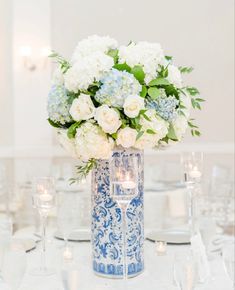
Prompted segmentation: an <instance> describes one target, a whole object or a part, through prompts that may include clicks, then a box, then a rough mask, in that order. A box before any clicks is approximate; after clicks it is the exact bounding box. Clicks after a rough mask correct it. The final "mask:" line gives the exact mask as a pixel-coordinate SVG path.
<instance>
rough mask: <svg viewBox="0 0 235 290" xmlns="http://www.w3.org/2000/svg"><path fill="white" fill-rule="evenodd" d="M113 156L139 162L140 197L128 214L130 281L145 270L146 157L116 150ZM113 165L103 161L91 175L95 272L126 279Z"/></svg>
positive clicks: (128, 269)
mask: <svg viewBox="0 0 235 290" xmlns="http://www.w3.org/2000/svg"><path fill="white" fill-rule="evenodd" d="M113 156H115V157H120V158H123V157H124V158H132V157H133V156H134V157H135V158H136V159H137V167H138V168H137V171H138V173H137V183H138V184H137V195H136V197H134V198H133V199H132V200H131V202H130V204H129V206H128V208H127V210H126V259H127V271H128V277H134V276H137V275H139V274H140V273H141V272H143V270H144V249H143V247H144V206H143V203H144V155H143V151H140V150H136V149H124V148H122V147H121V148H116V149H115V151H113ZM110 180H111V179H110V162H109V161H108V160H100V161H98V164H97V166H96V168H95V169H94V170H93V173H92V248H93V249H92V250H93V270H94V272H95V273H96V274H97V275H100V276H104V277H108V278H117V279H118V278H122V277H123V271H124V267H123V255H124V253H123V238H124V237H123V236H124V235H123V231H122V222H123V220H122V219H123V217H122V212H121V209H120V208H119V206H118V205H117V203H116V202H115V201H114V200H113V199H112V197H111V194H110V190H111V183H110Z"/></svg>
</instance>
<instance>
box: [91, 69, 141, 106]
mask: <svg viewBox="0 0 235 290" xmlns="http://www.w3.org/2000/svg"><path fill="white" fill-rule="evenodd" d="M101 83H102V85H101V88H100V90H99V91H98V92H97V93H96V95H95V99H96V101H97V102H99V103H100V104H106V105H109V106H112V107H116V108H121V107H123V104H124V101H125V98H126V97H127V96H130V95H139V93H140V92H141V89H142V88H141V85H140V83H139V82H138V81H137V80H136V78H135V77H134V76H133V75H132V74H130V73H128V72H126V71H119V70H116V69H112V70H111V71H110V72H108V73H107V74H106V75H105V77H104V78H103V79H101Z"/></svg>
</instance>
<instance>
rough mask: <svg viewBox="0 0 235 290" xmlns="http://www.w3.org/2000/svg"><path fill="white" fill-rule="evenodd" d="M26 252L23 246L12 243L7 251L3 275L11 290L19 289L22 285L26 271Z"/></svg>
mask: <svg viewBox="0 0 235 290" xmlns="http://www.w3.org/2000/svg"><path fill="white" fill-rule="evenodd" d="M26 266H27V262H26V253H25V250H24V248H23V247H22V246H20V245H12V246H10V248H9V249H8V250H7V251H6V252H5V254H4V259H3V265H2V276H3V280H4V282H6V283H7V284H8V285H9V286H10V289H11V290H17V289H19V287H20V284H21V282H22V279H23V277H24V274H25V271H26Z"/></svg>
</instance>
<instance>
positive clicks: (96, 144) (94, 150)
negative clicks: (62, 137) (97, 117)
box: [75, 121, 114, 161]
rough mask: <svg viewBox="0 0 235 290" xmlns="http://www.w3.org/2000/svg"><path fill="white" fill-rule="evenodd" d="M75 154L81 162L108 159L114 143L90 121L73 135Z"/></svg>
mask: <svg viewBox="0 0 235 290" xmlns="http://www.w3.org/2000/svg"><path fill="white" fill-rule="evenodd" d="M75 145H76V153H77V155H78V156H79V158H80V159H81V160H82V161H88V160H89V159H91V158H94V159H109V158H110V157H111V154H112V149H113V147H114V141H113V139H112V138H109V137H108V136H107V134H105V133H104V131H103V130H102V129H101V128H100V127H99V126H98V125H95V124H94V123H93V122H92V121H87V122H85V123H83V124H82V125H81V127H79V128H78V129H77V132H76V135H75Z"/></svg>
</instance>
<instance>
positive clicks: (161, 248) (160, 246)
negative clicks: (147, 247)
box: [156, 241, 167, 256]
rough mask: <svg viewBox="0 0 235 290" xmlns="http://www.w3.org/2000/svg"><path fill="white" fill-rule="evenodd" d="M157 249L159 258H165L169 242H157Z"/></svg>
mask: <svg viewBox="0 0 235 290" xmlns="http://www.w3.org/2000/svg"><path fill="white" fill-rule="evenodd" d="M156 249H157V255H158V256H165V255H166V253H167V242H166V241H156Z"/></svg>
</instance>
